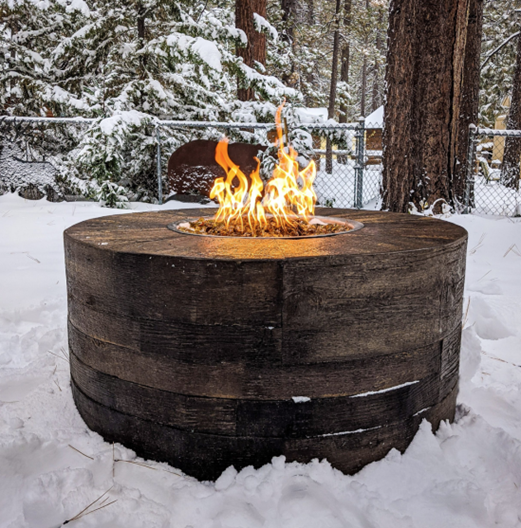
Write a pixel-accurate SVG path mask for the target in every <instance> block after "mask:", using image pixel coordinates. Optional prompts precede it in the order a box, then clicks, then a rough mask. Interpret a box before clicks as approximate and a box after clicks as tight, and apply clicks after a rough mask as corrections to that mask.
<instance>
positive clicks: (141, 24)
mask: <svg viewBox="0 0 521 528" xmlns="http://www.w3.org/2000/svg"><path fill="white" fill-rule="evenodd" d="M137 14H138V17H137V38H138V47H139V49H141V48H143V47H144V46H145V16H146V9H145V7H144V6H143V5H142V4H138V6H137ZM139 65H140V68H141V74H140V77H141V79H145V77H146V75H145V70H146V67H147V57H146V55H140V56H139Z"/></svg>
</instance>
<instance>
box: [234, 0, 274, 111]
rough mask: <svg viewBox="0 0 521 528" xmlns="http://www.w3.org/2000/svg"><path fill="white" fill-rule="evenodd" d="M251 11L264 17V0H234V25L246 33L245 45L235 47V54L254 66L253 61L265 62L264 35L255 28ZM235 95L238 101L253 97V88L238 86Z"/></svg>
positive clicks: (245, 62)
mask: <svg viewBox="0 0 521 528" xmlns="http://www.w3.org/2000/svg"><path fill="white" fill-rule="evenodd" d="M253 13H257V14H259V15H261V16H263V17H264V18H265V17H266V0H236V2H235V27H237V28H238V29H242V30H243V31H244V33H246V37H247V38H248V43H247V45H246V46H245V47H237V55H238V56H239V57H242V59H243V61H244V64H246V66H249V67H250V68H253V67H254V64H255V61H257V62H260V63H261V64H265V62H266V36H265V35H263V34H262V33H259V32H258V31H257V30H256V29H255V24H254V19H253ZM237 96H238V98H239V100H240V101H249V100H252V99H254V97H255V93H254V91H253V88H240V87H239V88H238V89H237Z"/></svg>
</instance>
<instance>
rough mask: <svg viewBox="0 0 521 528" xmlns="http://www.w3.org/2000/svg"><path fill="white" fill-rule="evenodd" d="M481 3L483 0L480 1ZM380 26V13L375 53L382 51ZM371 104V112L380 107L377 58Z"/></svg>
mask: <svg viewBox="0 0 521 528" xmlns="http://www.w3.org/2000/svg"><path fill="white" fill-rule="evenodd" d="M481 1H483V0H481ZM381 24H382V14H381V13H380V17H379V23H378V28H377V32H376V49H377V51H380V50H381V49H382V36H381V35H380V31H379V28H380V25H381ZM373 74H374V77H373V102H372V106H371V108H372V111H373V112H374V111H375V110H376V109H377V108H378V107H379V106H380V104H381V103H380V79H379V77H380V62H379V60H378V56H377V57H376V58H375V61H374V68H373Z"/></svg>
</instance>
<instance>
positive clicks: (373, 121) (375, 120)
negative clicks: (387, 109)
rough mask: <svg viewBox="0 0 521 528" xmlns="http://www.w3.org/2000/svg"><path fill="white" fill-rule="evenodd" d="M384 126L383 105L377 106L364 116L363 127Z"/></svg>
mask: <svg viewBox="0 0 521 528" xmlns="http://www.w3.org/2000/svg"><path fill="white" fill-rule="evenodd" d="M383 127H384V107H383V105H382V106H380V107H378V108H377V109H376V110H375V111H374V112H373V113H372V114H369V115H368V116H367V117H366V118H365V128H383Z"/></svg>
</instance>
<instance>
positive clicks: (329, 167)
mask: <svg viewBox="0 0 521 528" xmlns="http://www.w3.org/2000/svg"><path fill="white" fill-rule="evenodd" d="M340 1H341V0H336V9H335V32H334V34H333V60H332V64H331V86H330V90H329V107H328V109H327V117H328V119H333V118H334V117H335V100H336V85H337V78H338V48H339V43H340V28H339V27H338V26H339V23H338V16H339V14H340ZM332 149H333V145H332V142H331V139H330V138H329V136H328V138H327V142H326V172H327V173H328V174H331V173H332V172H333V152H332Z"/></svg>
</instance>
